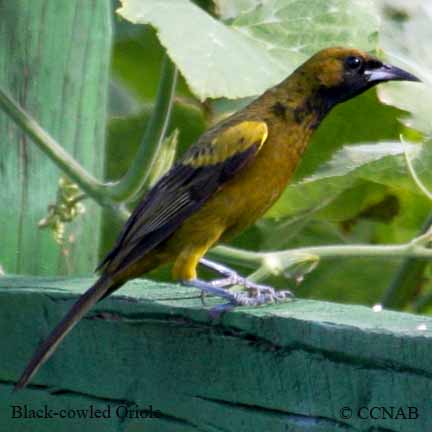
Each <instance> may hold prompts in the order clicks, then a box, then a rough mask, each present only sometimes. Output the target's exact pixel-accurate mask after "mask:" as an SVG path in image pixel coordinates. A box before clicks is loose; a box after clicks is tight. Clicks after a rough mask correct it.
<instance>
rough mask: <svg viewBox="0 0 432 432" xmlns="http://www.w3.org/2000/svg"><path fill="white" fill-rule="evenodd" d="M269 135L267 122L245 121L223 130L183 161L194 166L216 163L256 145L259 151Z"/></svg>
mask: <svg viewBox="0 0 432 432" xmlns="http://www.w3.org/2000/svg"><path fill="white" fill-rule="evenodd" d="M267 135H268V128H267V124H266V123H265V122H260V121H243V122H241V123H238V124H236V125H234V126H230V127H229V128H227V129H225V130H223V131H221V132H220V133H219V134H218V135H217V136H216V137H215V138H214V139H213V140H212V141H211V142H208V143H202V144H201V146H200V147H198V148H196V149H195V151H194V152H193V153H192V154H191V155H190V156H189V157H187V158H186V159H185V160H184V161H183V163H185V164H187V165H192V166H193V167H200V166H208V165H215V164H218V163H221V162H223V161H225V160H227V159H229V158H230V157H232V156H234V155H236V154H239V153H243V152H244V151H246V150H247V149H249V148H250V147H252V146H254V145H256V146H257V150H256V152H258V151H259V150H260V148H261V147H262V145H263V144H264V142H265V140H266V139H267Z"/></svg>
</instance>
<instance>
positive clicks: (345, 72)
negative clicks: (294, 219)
mask: <svg viewBox="0 0 432 432" xmlns="http://www.w3.org/2000/svg"><path fill="white" fill-rule="evenodd" d="M386 81H420V80H419V79H418V78H417V77H416V76H414V75H412V74H411V73H409V72H407V71H405V70H403V69H400V68H398V67H396V66H393V65H390V64H386V63H384V62H383V61H381V60H380V59H379V58H377V57H375V56H374V55H372V54H370V53H368V52H365V51H362V50H359V49H355V48H344V47H330V48H325V49H323V50H321V51H319V52H317V53H316V54H314V55H313V56H312V57H310V58H309V59H308V60H306V61H305V62H304V63H303V64H302V65H300V66H299V67H298V68H297V69H296V70H294V72H293V73H292V74H291V75H290V76H289V77H288V78H286V79H285V80H283V81H282V82H280V83H279V84H277V85H276V86H274V87H272V88H270V89H268V90H267V91H265V92H264V93H263V94H262V95H261V96H259V97H258V98H256V99H255V100H253V101H252V102H251V103H250V104H249V105H247V106H246V107H245V108H243V109H242V110H240V111H238V112H236V113H234V114H233V115H231V116H230V117H228V118H226V119H224V120H222V121H221V122H219V123H217V124H216V125H214V126H213V127H211V128H210V129H209V130H208V131H206V132H205V133H204V134H203V135H202V136H201V137H200V138H199V139H198V140H197V141H196V142H195V143H194V144H193V145H192V146H191V147H190V148H189V149H188V150H187V151H186V152H185V154H184V155H183V156H182V157H181V158H180V159H179V160H178V161H177V162H176V163H175V164H174V165H173V166H172V167H171V169H169V170H168V172H167V173H166V174H165V175H163V176H162V177H161V178H160V179H159V180H158V181H157V182H156V183H155V184H154V185H153V186H152V187H151V188H150V190H148V191H147V192H146V193H145V194H144V196H143V197H142V199H141V201H140V202H139V204H138V205H137V206H136V208H135V209H134V210H133V212H132V213H131V215H130V217H129V219H128V220H127V221H126V223H125V225H124V227H123V229H122V231H121V232H120V234H119V236H118V239H117V241H116V243H115V245H114V247H113V248H112V250H111V251H110V252H109V253H108V254H107V256H106V257H105V259H104V260H103V261H102V262H101V263H100V265H99V266H98V268H97V271H99V272H100V277H99V279H97V281H96V282H95V283H94V285H93V286H91V287H90V288H89V289H88V290H87V291H86V292H85V293H84V294H83V295H82V296H81V297H79V299H78V300H77V301H76V302H75V304H73V306H72V307H71V309H70V310H69V312H67V314H66V315H65V317H64V318H63V320H62V321H60V323H59V324H58V325H57V326H56V327H55V328H54V330H53V331H52V332H51V334H50V335H49V336H48V338H47V339H46V340H45V341H44V342H42V344H41V345H40V346H39V348H38V349H37V350H36V352H35V354H34V355H33V357H32V358H31V360H30V362H29V363H28V365H27V367H26V368H25V370H24V372H23V373H22V375H21V377H20V378H19V380H18V381H17V383H16V385H15V390H18V389H22V388H23V387H25V386H26V385H27V383H28V382H29V381H30V380H31V379H32V377H33V376H34V374H35V373H36V372H37V371H38V369H39V368H40V367H41V365H42V364H43V363H44V362H45V361H46V360H47V359H48V358H49V357H50V356H51V355H52V353H53V352H54V351H55V350H56V348H57V347H58V345H59V344H60V342H61V341H62V340H63V338H64V337H65V336H66V335H67V334H68V333H69V331H70V330H71V329H72V328H73V327H74V326H75V325H76V324H77V323H78V321H79V320H80V319H81V318H82V317H83V316H84V315H85V314H86V313H87V311H88V310H89V309H90V308H91V307H92V306H93V305H94V304H95V303H97V302H98V301H100V300H102V299H104V298H106V297H107V296H108V295H110V294H111V293H113V292H114V291H115V290H117V289H118V288H120V287H121V286H122V285H123V284H124V283H126V282H127V281H128V280H130V279H133V278H137V277H139V276H142V275H143V274H145V273H147V272H149V271H150V270H153V269H155V268H157V267H159V266H161V265H164V264H167V263H171V264H172V277H173V279H174V280H176V281H180V282H182V283H184V284H186V285H189V286H193V287H196V288H198V289H199V290H200V291H201V292H202V293H210V294H212V295H216V296H218V297H221V298H223V299H224V300H227V301H228V303H226V304H222V305H218V306H216V309H215V310H216V312H221V311H222V312H223V311H226V310H229V309H230V308H232V307H235V306H241V305H252V306H254V305H261V304H264V303H268V302H274V301H277V300H281V299H285V298H289V297H290V296H292V294H291V293H290V292H289V291H282V292H280V291H275V290H274V289H273V288H272V287H267V286H264V285H259V284H254V283H252V282H251V281H249V280H248V279H247V278H244V277H241V276H240V275H239V274H237V273H236V272H235V271H234V270H231V269H230V268H228V267H225V266H224V265H221V264H218V263H214V262H212V261H210V260H208V259H206V258H205V254H206V252H207V251H208V250H209V249H210V248H211V247H212V246H214V245H215V244H217V243H218V242H225V241H227V240H230V239H232V238H233V237H234V236H235V235H237V234H238V233H240V232H241V231H243V230H244V229H245V228H247V227H248V226H250V225H252V224H253V223H254V222H255V221H256V220H257V219H258V218H259V217H260V216H262V215H263V214H264V213H265V212H266V211H267V210H268V209H269V208H270V207H271V206H272V204H273V203H274V202H275V201H276V200H277V199H278V198H279V196H280V195H281V194H282V192H283V190H284V189H285V187H286V186H287V184H288V183H289V181H290V179H291V178H292V176H293V173H294V171H295V169H296V167H297V165H298V164H299V162H300V160H301V156H302V154H303V152H304V150H305V149H306V147H307V145H308V143H309V141H310V138H311V136H312V134H313V133H314V131H315V130H316V129H317V128H318V127H319V125H320V124H321V122H322V120H323V119H324V118H325V116H326V115H327V114H328V113H329V112H330V111H331V109H332V108H333V107H334V106H336V105H337V104H339V103H342V102H344V101H347V100H349V99H351V98H353V97H355V96H357V95H359V94H361V93H363V92H364V91H366V90H368V89H369V88H371V87H373V86H375V85H376V84H379V83H383V82H386ZM199 264H202V265H204V266H205V267H208V268H210V269H211V270H213V271H214V272H216V273H217V274H219V275H220V278H217V279H215V280H213V281H204V280H201V279H199V278H198V273H197V268H198V265H199ZM233 285H242V286H243V287H244V288H245V290H244V291H243V292H231V291H229V288H230V287H231V286H233Z"/></svg>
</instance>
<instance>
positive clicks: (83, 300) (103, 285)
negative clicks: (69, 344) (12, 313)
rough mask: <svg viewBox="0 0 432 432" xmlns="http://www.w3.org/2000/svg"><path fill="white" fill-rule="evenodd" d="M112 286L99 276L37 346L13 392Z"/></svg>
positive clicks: (23, 383)
mask: <svg viewBox="0 0 432 432" xmlns="http://www.w3.org/2000/svg"><path fill="white" fill-rule="evenodd" d="M113 285H114V283H113V282H112V280H111V279H110V278H108V277H105V276H101V277H100V278H99V279H98V280H97V281H96V283H95V284H94V285H93V286H92V287H91V288H89V289H88V290H87V291H86V292H85V293H84V294H83V295H82V296H81V297H80V298H79V299H78V300H77V301H76V302H75V304H74V305H73V306H72V307H71V308H70V310H69V312H68V313H67V314H66V316H65V317H64V318H63V319H62V320H61V321H60V322H59V324H57V326H56V327H55V329H54V330H53V331H52V332H51V334H50V335H49V336H48V338H47V339H45V341H44V342H43V343H42V344H41V345H40V346H39V348H38V349H37V351H36V352H35V354H34V355H33V357H32V358H31V360H30V362H29V363H28V365H27V367H26V368H25V370H24V372H23V373H22V375H21V377H20V379H19V380H18V382H17V383H16V385H15V387H14V390H20V389H22V388H24V387H25V386H26V385H27V383H28V382H29V381H30V380H31V379H32V377H33V376H34V374H35V373H36V372H37V371H38V369H39V368H40V367H41V366H42V365H43V364H44V363H45V362H46V361H47V360H48V358H49V357H50V356H51V354H52V353H53V352H54V351H55V350H56V348H57V347H58V345H59V344H60V342H61V341H62V340H63V339H64V337H65V336H66V335H67V334H68V333H69V332H70V331H71V330H72V328H73V327H74V326H75V324H77V322H78V321H79V320H80V319H81V318H82V317H83V316H84V315H85V314H86V313H87V311H88V310H89V309H90V308H91V307H92V306H93V305H94V304H95V303H97V302H98V301H99V300H100V299H101V298H102V297H103V296H104V295H105V294H106V293H107V291H108V290H110V289H112V288H113Z"/></svg>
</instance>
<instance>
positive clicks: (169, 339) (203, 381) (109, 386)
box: [0, 277, 432, 432]
mask: <svg viewBox="0 0 432 432" xmlns="http://www.w3.org/2000/svg"><path fill="white" fill-rule="evenodd" d="M91 282H92V280H91V279H59V278H58V279H53V278H25V277H15V278H6V277H4V278H0V308H1V311H0V340H1V343H2V348H1V350H0V401H1V403H0V410H1V411H0V430H8V431H23V430H29V431H33V430H40V427H41V426H42V425H43V430H44V431H50V430H67V431H79V432H84V431H94V430H104V431H119V430H122V431H206V432H216V431H217V432H221V431H224V432H227V431H236V432H243V431H244V432H250V431H278V432H279V431H288V432H304V431H312V432H335V431H336V432H337V431H365V432H366V431H379V432H385V431H386V432H392V431H401V432H402V431H403V432H410V431H413V432H414V431H415V432H419V431H425V432H426V431H430V430H432V417H431V416H430V412H431V411H430V410H431V402H430V395H431V393H432V361H431V360H432V354H431V353H432V349H431V348H432V345H431V344H432V319H431V318H429V317H422V316H415V315H409V314H403V313H396V312H387V311H385V312H380V313H376V312H373V311H372V310H371V309H369V308H366V307H363V306H350V305H340V304H332V303H325V302H317V301H311V300H296V301H294V302H291V303H286V304H279V305H273V306H266V307H261V308H255V309H252V308H242V309H237V310H236V311H233V312H230V313H227V314H225V315H224V316H223V317H221V318H220V319H218V320H215V321H211V320H210V319H209V316H208V313H207V310H206V308H204V307H202V306H201V304H200V300H199V298H198V297H197V293H196V291H195V290H194V289H192V288H185V287H181V286H176V285H170V284H156V283H154V282H151V281H144V280H141V281H137V280H136V281H132V282H130V283H128V284H127V286H125V287H124V288H122V289H121V290H120V291H119V292H118V293H117V294H116V295H114V296H112V297H110V298H108V299H106V300H104V301H103V302H101V303H100V304H98V305H97V307H95V308H94V309H93V310H92V311H91V312H90V313H89V314H88V316H87V317H86V318H85V319H84V320H83V321H82V322H80V323H79V325H78V326H77V327H76V328H75V329H74V330H73V331H72V332H71V334H70V335H69V336H68V337H67V338H66V339H65V341H64V343H63V344H62V345H61V347H60V348H59V350H58V351H57V352H56V353H55V355H54V356H53V357H52V358H51V359H50V360H49V362H48V363H47V364H45V365H44V367H43V368H42V369H41V370H40V371H39V373H38V374H37V376H36V377H35V379H34V381H33V382H32V384H31V385H30V386H29V388H27V389H25V390H24V391H22V392H19V393H15V394H11V389H12V386H13V383H14V382H15V381H16V379H17V378H18V376H19V374H20V373H21V371H22V369H23V367H24V365H25V363H26V362H27V361H28V359H29V357H30V355H31V354H32V353H33V350H34V349H35V348H36V346H37V345H38V343H39V342H40V341H41V340H42V339H43V338H44V337H45V336H46V335H47V334H48V332H49V331H50V329H52V328H53V326H54V325H55V324H56V323H57V322H58V320H59V319H60V318H61V317H62V316H63V314H64V313H65V312H66V310H67V309H68V308H69V307H70V306H71V303H72V302H73V301H74V299H76V297H77V294H79V293H81V292H83V291H84V290H85V289H86V288H87V287H88V286H89V285H90V283H91ZM208 302H209V304H210V305H211V304H214V303H215V302H216V299H209V300H208ZM14 404H18V405H20V406H23V404H27V406H28V408H29V409H31V408H33V409H37V408H42V407H43V406H44V404H46V405H47V407H49V408H51V409H53V410H60V409H68V410H72V411H67V412H75V411H73V410H77V409H90V407H91V406H93V408H94V409H95V408H100V409H105V410H108V409H109V410H110V417H109V418H106V419H103V418H102V419H97V418H94V419H87V420H85V419H76V418H75V419H60V418H53V419H44V420H34V419H27V420H23V419H11V415H12V411H11V410H12V408H11V406H12V405H14ZM124 404H127V405H129V406H130V407H131V408H133V407H134V404H136V405H137V406H138V407H139V408H140V409H145V408H148V406H149V405H152V407H153V410H160V411H161V413H162V417H161V418H159V419H146V420H144V419H126V420H124V419H123V420H122V419H121V418H119V417H117V416H116V413H115V412H116V410H117V409H118V408H119V407H120V406H123V405H124ZM376 406H379V407H382V406H383V407H386V408H388V409H390V407H392V406H393V407H403V408H404V409H405V413H406V415H408V412H407V411H406V410H407V409H408V408H407V407H415V408H416V409H417V410H418V418H416V419H414V418H413V419H411V420H408V419H406V420H402V419H375V420H374V419H371V418H367V419H361V418H359V417H358V416H357V415H356V412H357V410H358V409H359V408H360V407H368V408H369V409H371V408H373V407H376ZM344 407H348V408H351V409H352V410H353V413H354V414H353V417H352V418H350V419H348V418H342V416H341V410H342V409H343V408H344ZM120 409H121V408H120ZM75 415H76V414H75Z"/></svg>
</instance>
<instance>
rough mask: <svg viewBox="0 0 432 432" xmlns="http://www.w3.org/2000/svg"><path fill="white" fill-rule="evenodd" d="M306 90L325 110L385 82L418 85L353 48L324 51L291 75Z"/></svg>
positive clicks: (376, 59) (396, 68)
mask: <svg viewBox="0 0 432 432" xmlns="http://www.w3.org/2000/svg"><path fill="white" fill-rule="evenodd" d="M295 74H296V75H298V76H299V77H301V78H302V79H303V80H306V82H308V86H309V87H310V89H314V90H315V91H317V92H319V93H320V95H321V96H323V97H324V98H325V99H327V102H328V103H329V108H331V107H332V106H334V105H335V104H337V103H339V102H343V101H346V100H348V99H350V98H352V97H354V96H357V95H358V94H360V93H363V92H364V91H366V90H367V89H369V88H371V87H373V86H374V85H376V84H379V83H382V82H386V81H420V80H419V79H418V78H417V77H415V76H414V75H412V74H410V73H409V72H406V71H404V70H403V69H400V68H398V67H396V66H392V65H389V64H385V63H383V62H382V61H381V60H379V59H378V58H377V57H374V56H373V55H371V54H368V53H367V52H364V51H361V50H358V49H353V48H326V49H324V50H322V51H319V52H318V53H316V54H315V55H314V56H312V57H311V58H310V59H309V60H307V61H306V62H305V63H304V64H303V65H302V66H300V67H299V68H298V69H297V71H296V72H295Z"/></svg>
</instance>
